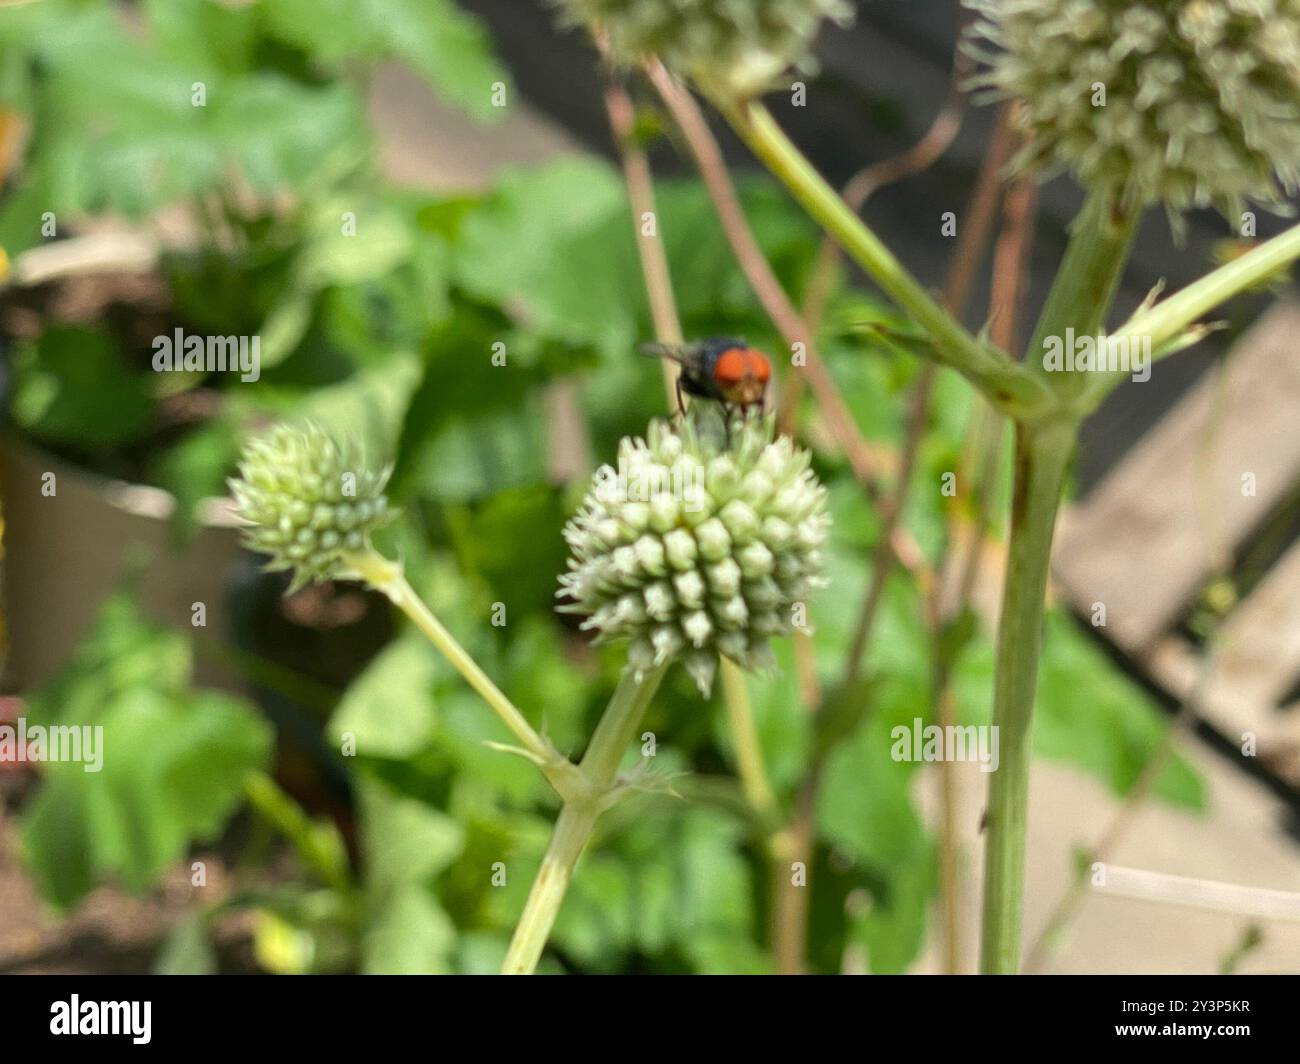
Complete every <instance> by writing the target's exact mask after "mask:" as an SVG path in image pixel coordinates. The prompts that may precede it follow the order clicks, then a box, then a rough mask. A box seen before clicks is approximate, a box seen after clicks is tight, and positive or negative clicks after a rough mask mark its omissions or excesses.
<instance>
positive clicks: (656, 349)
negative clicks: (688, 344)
mask: <svg viewBox="0 0 1300 1064" xmlns="http://www.w3.org/2000/svg"><path fill="white" fill-rule="evenodd" d="M636 349H637V351H638V353H640V354H642V355H645V356H647V357H648V358H666V359H669V360H670V361H672V362H677V363H679V364H681V365H685V364H686V351H685V350H684V349H683V348H682V347H680V346H679V345H677V344H658V343H648V344H637V348H636Z"/></svg>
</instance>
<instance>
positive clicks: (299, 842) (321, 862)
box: [244, 772, 352, 893]
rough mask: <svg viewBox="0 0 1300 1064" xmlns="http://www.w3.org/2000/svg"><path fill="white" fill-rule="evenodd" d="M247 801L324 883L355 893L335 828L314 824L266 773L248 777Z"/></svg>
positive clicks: (345, 857)
mask: <svg viewBox="0 0 1300 1064" xmlns="http://www.w3.org/2000/svg"><path fill="white" fill-rule="evenodd" d="M244 797H245V798H246V799H247V800H248V804H249V805H251V806H252V807H253V808H254V809H256V810H257V811H258V813H259V814H261V816H262V817H263V818H264V819H265V820H266V821H267V823H269V824H270V825H271V826H272V827H273V828H275V829H276V830H277V831H278V832H280V834H282V835H283V836H284V837H285V838H287V839H288V840H289V841H290V842H291V843H293V848H294V849H295V850H296V851H297V852H298V857H299V859H300V860H301V861H302V863H303V864H304V865H306V866H307V867H308V868H310V869H311V870H312V871H313V872H315V873H316V874H317V875H318V876H320V878H321V879H322V881H324V882H325V883H328V884H329V885H330V886H331V887H333V888H334V889H335V890H339V891H343V892H345V893H346V892H350V891H351V890H352V876H351V873H350V871H349V869H348V858H347V853H346V852H345V850H344V848H343V843H342V840H341V839H340V838H339V835H338V832H337V831H334V830H332V826H330V825H327V824H317V823H313V822H312V821H311V819H310V818H309V817H308V816H307V814H306V813H305V812H303V809H302V806H300V805H299V804H298V803H297V802H295V801H294V800H293V799H292V798H291V797H290V796H289V795H288V794H286V793H285V791H284V790H283V789H282V788H281V787H280V785H279V784H278V783H276V782H275V780H273V779H272V778H271V777H270V776H268V775H267V774H266V773H265V772H253V773H250V774H249V776H248V779H247V780H245V782H244Z"/></svg>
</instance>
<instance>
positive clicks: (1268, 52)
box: [967, 0, 1300, 220]
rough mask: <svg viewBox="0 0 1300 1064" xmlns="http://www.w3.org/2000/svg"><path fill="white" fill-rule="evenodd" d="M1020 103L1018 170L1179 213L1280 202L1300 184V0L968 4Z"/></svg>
mask: <svg viewBox="0 0 1300 1064" xmlns="http://www.w3.org/2000/svg"><path fill="white" fill-rule="evenodd" d="M967 3H968V4H969V5H970V6H971V7H973V8H975V9H976V10H977V11H978V12H979V13H980V15H981V16H982V18H980V19H979V20H978V21H977V23H976V25H975V29H974V32H975V34H976V35H977V36H978V37H982V38H984V39H985V40H987V41H990V42H992V43H993V44H995V45H997V46H998V50H997V51H996V52H995V53H994V54H992V55H986V56H984V58H985V59H986V60H987V61H988V63H989V64H990V68H989V70H988V71H987V73H986V74H985V75H984V76H983V77H982V79H981V80H982V81H983V83H985V84H987V85H990V86H993V87H994V88H995V89H996V90H997V91H998V92H999V93H1000V94H1001V95H1003V96H1007V97H1012V98H1014V99H1016V100H1018V101H1019V102H1020V107H1019V108H1018V119H1017V121H1018V123H1019V124H1020V126H1021V128H1022V129H1023V130H1024V131H1025V132H1026V133H1028V134H1029V137H1030V144H1029V147H1028V148H1027V149H1026V153H1025V155H1023V156H1022V162H1038V161H1050V162H1054V163H1056V164H1058V165H1064V166H1068V167H1070V168H1071V169H1073V170H1074V171H1075V173H1076V174H1077V175H1078V177H1079V179H1080V180H1081V181H1082V182H1083V183H1084V184H1086V185H1088V186H1090V187H1097V186H1108V185H1109V186H1114V187H1116V188H1117V189H1119V190H1120V191H1122V192H1124V193H1127V194H1129V195H1131V196H1132V197H1133V198H1135V199H1136V200H1137V201H1139V202H1143V203H1149V202H1155V201H1163V202H1164V203H1166V204H1167V205H1168V206H1169V207H1170V208H1171V209H1173V210H1181V209H1184V208H1187V207H1201V206H1208V205H1213V206H1217V207H1219V208H1220V209H1221V210H1223V211H1224V212H1225V213H1227V214H1228V216H1229V217H1230V218H1232V219H1234V220H1235V219H1236V218H1237V216H1238V213H1239V212H1240V210H1241V208H1242V203H1243V201H1244V200H1246V199H1253V200H1256V201H1258V202H1261V203H1264V204H1275V203H1277V202H1278V201H1280V200H1281V199H1282V197H1283V196H1284V195H1285V194H1286V193H1288V192H1292V191H1294V190H1295V189H1296V186H1297V180H1298V178H1300V0H1137V2H1133V0H967Z"/></svg>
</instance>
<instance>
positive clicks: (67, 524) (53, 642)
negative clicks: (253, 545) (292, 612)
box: [0, 430, 243, 691]
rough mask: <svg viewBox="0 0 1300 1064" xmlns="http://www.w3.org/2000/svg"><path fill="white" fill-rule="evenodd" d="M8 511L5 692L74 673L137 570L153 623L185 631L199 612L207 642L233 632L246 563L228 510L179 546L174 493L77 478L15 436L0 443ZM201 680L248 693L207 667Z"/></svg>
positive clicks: (213, 509) (218, 507) (222, 503)
mask: <svg viewBox="0 0 1300 1064" xmlns="http://www.w3.org/2000/svg"><path fill="white" fill-rule="evenodd" d="M51 474H52V478H53V479H52V480H51V478H50V475H51ZM51 490H52V491H53V494H49V492H50V491H51ZM0 504H2V505H3V516H4V560H5V566H4V602H5V625H6V628H7V637H8V647H7V651H8V652H7V655H6V661H5V669H4V680H5V684H6V686H7V688H8V689H9V690H18V691H25V690H28V689H30V688H31V687H32V686H34V685H36V684H39V683H41V682H42V681H44V680H46V679H48V678H49V677H50V676H51V675H52V674H53V673H55V672H56V671H57V670H58V669H59V668H60V667H61V666H63V665H64V664H65V663H66V662H67V661H68V659H69V657H70V655H71V653H72V650H73V648H74V647H75V646H76V644H77V642H78V640H79V639H81V638H82V636H84V635H85V633H86V632H87V630H88V629H89V627H90V625H91V624H92V623H93V621H94V618H95V616H96V614H97V612H98V610H99V608H100V606H101V604H102V603H103V601H104V599H105V598H106V597H107V596H108V595H110V594H111V593H112V592H113V590H114V589H115V588H117V587H118V586H119V585H120V582H121V580H122V579H123V577H124V576H125V575H126V574H127V571H128V569H129V568H130V567H131V565H132V564H139V565H140V566H141V569H140V571H139V572H138V574H136V576H137V589H136V594H137V598H138V601H139V603H140V605H141V607H142V609H143V610H144V612H145V613H146V615H147V616H149V617H151V618H154V619H156V620H157V621H159V622H160V623H163V624H166V625H168V626H169V627H175V628H180V629H186V628H189V627H190V626H191V625H192V621H193V618H194V615H195V611H194V606H195V604H196V603H202V604H203V605H204V608H205V613H206V617H205V618H204V620H205V622H206V628H207V630H208V631H211V632H213V633H214V634H216V635H218V637H219V638H220V637H221V635H222V634H223V633H225V632H228V631H229V630H230V595H229V590H228V589H229V587H230V580H231V577H232V575H233V574H234V573H235V572H236V569H237V566H238V564H239V562H240V558H241V555H242V553H243V552H242V549H241V548H240V545H239V535H238V531H237V524H238V522H237V520H236V518H235V517H234V515H233V513H232V512H231V509H230V504H229V500H225V499H214V500H211V501H210V502H209V503H208V504H206V505H205V506H204V508H203V512H202V514H201V515H200V528H199V530H198V531H197V532H196V533H195V534H194V536H193V537H192V538H191V539H190V541H189V542H188V543H186V544H185V545H183V546H177V544H176V543H175V540H174V537H173V533H172V529H171V527H170V525H169V518H170V516H171V514H172V513H173V512H174V510H175V507H176V505H177V504H176V500H175V498H174V497H173V496H172V495H171V494H170V493H168V492H166V491H163V490H162V489H160V488H155V487H150V486H147V485H142V484H128V483H125V482H123V481H120V480H112V479H109V478H107V477H104V476H100V475H98V474H95V473H92V472H89V471H87V470H85V469H81V468H78V467H77V466H75V465H73V464H71V463H69V462H67V461H65V460H64V459H61V458H57V457H55V456H54V455H52V454H50V453H49V452H47V451H45V450H44V449H42V448H40V447H38V446H36V445H34V444H33V443H31V442H30V441H28V440H25V439H23V438H22V437H20V436H19V435H18V434H17V433H15V432H14V431H12V430H10V431H8V432H7V433H6V434H5V436H4V437H3V441H2V442H0ZM195 677H196V680H197V681H198V682H199V683H202V684H205V685H215V686H221V687H228V688H230V687H241V686H243V684H242V683H241V681H240V679H239V677H238V676H237V675H236V674H234V673H233V672H232V671H231V670H230V669H229V668H226V667H224V666H223V665H221V664H219V663H216V662H213V661H211V660H209V659H208V658H207V657H205V656H204V655H199V656H198V658H197V660H196V672H195Z"/></svg>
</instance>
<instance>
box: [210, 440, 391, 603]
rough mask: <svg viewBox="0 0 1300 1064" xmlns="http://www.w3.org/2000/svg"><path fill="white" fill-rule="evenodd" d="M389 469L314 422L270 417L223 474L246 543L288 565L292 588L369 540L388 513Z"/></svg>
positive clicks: (332, 572) (341, 566) (279, 565)
mask: <svg viewBox="0 0 1300 1064" xmlns="http://www.w3.org/2000/svg"><path fill="white" fill-rule="evenodd" d="M388 474H389V470H388V469H383V470H380V471H378V472H375V471H372V470H369V469H366V468H365V466H364V462H362V460H361V459H360V458H359V457H358V456H357V455H356V454H355V453H354V452H353V451H352V450H351V449H350V448H345V447H342V446H340V445H339V444H338V443H337V442H336V441H335V440H334V439H333V437H331V436H330V435H329V434H328V433H326V432H325V431H324V430H323V429H322V428H320V427H319V426H318V425H313V424H308V425H305V426H303V427H301V428H292V427H290V426H288V425H276V426H275V427H274V428H273V429H271V430H270V431H269V432H268V433H267V434H265V435H264V436H260V437H257V438H255V439H253V440H251V441H249V443H248V444H247V445H246V446H245V448H244V453H243V455H242V457H241V461H240V466H239V477H238V478H232V479H231V480H230V481H229V484H230V490H231V492H232V493H233V494H234V497H235V502H236V504H237V513H238V514H239V516H240V517H242V518H244V520H246V521H248V522H249V523H250V525H249V527H248V528H247V529H245V531H244V543H245V545H246V546H248V547H249V548H250V549H251V550H255V551H258V552H259V553H262V554H269V555H270V556H271V561H270V564H269V565H268V566H267V568H268V569H272V570H278V569H292V570H293V572H294V576H293V582H292V584H291V585H290V587H289V590H290V592H292V591H296V590H297V589H298V588H300V587H302V586H303V585H305V584H309V583H313V582H315V581H318V580H329V579H332V578H335V577H338V576H341V575H343V573H344V571H345V569H346V564H345V557H346V555H347V554H349V553H360V552H362V551H365V550H368V549H369V547H370V534H371V533H372V532H373V531H374V530H375V529H376V528H378V527H379V526H380V525H382V524H384V522H385V521H387V520H388V519H389V518H390V517H391V516H392V514H391V512H390V510H389V508H388V499H387V498H386V497H385V496H384V484H385V483H386V482H387V480H388Z"/></svg>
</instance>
